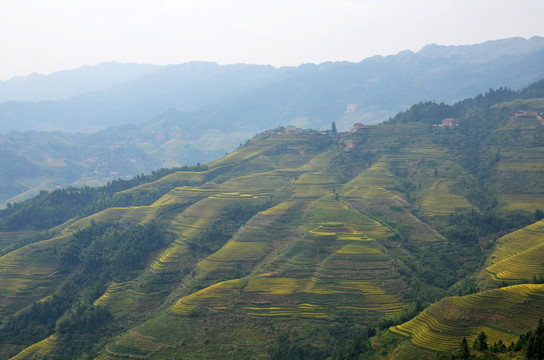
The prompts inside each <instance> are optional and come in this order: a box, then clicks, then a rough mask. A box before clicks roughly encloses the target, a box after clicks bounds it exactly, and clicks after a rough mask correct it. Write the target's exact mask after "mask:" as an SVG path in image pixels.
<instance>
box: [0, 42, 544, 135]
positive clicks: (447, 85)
mask: <svg viewBox="0 0 544 360" xmlns="http://www.w3.org/2000/svg"><path fill="white" fill-rule="evenodd" d="M542 59H544V38H541V37H533V38H531V39H529V40H526V39H523V38H512V39H505V40H497V41H489V42H486V43H483V44H478V45H467V46H439V45H428V46H426V47H424V48H423V49H421V50H420V51H419V52H417V53H414V52H411V51H404V52H401V53H399V54H397V55H393V56H386V57H382V56H375V57H372V58H368V59H365V60H363V61H361V62H359V63H348V62H336V63H323V64H319V65H314V64H306V65H301V66H298V67H284V68H274V67H272V66H264V65H244V64H238V65H218V64H215V63H206V62H193V63H187V64H181V65H170V66H160V67H159V66H152V65H136V64H115V63H110V64H102V65H98V66H94V67H83V68H80V69H77V70H72V71H64V72H59V73H54V74H52V75H48V76H39V75H34V76H29V77H27V78H14V79H11V80H8V81H4V82H1V83H0V101H3V102H4V103H3V104H1V105H0V131H1V132H8V131H11V130H18V131H25V130H47V131H53V130H60V131H67V132H81V131H83V132H88V131H98V130H102V129H104V128H107V127H111V126H114V125H121V124H138V123H141V122H144V121H150V120H152V119H153V118H155V117H156V116H158V115H159V114H161V113H162V112H164V111H167V110H169V109H176V110H179V111H183V112H192V113H193V114H192V115H193V116H194V117H196V118H197V119H198V121H199V123H207V124H202V125H203V126H205V127H206V126H207V127H212V128H213V127H220V128H221V127H223V128H225V125H228V126H229V127H232V126H234V127H237V128H241V127H243V126H244V125H245V126H252V127H253V128H254V130H255V131H260V130H263V129H266V128H270V127H274V126H277V125H281V124H286V123H291V122H293V121H295V120H296V119H297V118H298V119H299V120H300V119H307V121H301V122H302V123H301V125H305V126H312V127H314V128H318V127H323V126H328V125H329V124H330V122H331V121H335V120H339V119H340V118H342V117H343V116H344V114H345V112H346V109H347V106H348V104H355V105H356V109H357V110H356V111H355V113H356V114H358V115H359V116H360V117H363V118H364V119H365V120H366V121H367V122H369V123H376V122H379V121H382V120H384V119H386V118H387V117H388V116H390V115H392V114H393V113H395V112H397V111H400V110H402V109H404V108H406V107H408V106H410V105H411V104H413V103H415V102H418V101H422V100H435V101H438V102H442V101H444V102H449V103H451V102H454V101H457V100H460V99H462V98H464V97H466V96H474V95H476V94H478V93H480V92H482V91H485V90H487V89H488V88H489V87H493V88H497V87H502V86H507V87H510V88H514V89H519V88H521V87H523V86H526V85H527V84H529V83H531V82H533V81H537V80H539V79H540V78H542V77H543V76H544V68H543V67H542V66H541V64H542V62H541V61H542ZM24 94H26V96H25V95H24ZM10 100H14V101H10ZM29 102H33V103H29ZM352 109H353V108H352ZM235 119H236V120H239V123H237V124H232V121H233V120H235ZM210 122H211V124H210ZM304 122H306V124H304ZM225 123H227V124H225ZM344 123H345V125H346V126H347V125H349V124H347V123H349V121H345V122H341V124H340V125H344ZM216 125H217V126H216ZM222 125H223V126H222Z"/></svg>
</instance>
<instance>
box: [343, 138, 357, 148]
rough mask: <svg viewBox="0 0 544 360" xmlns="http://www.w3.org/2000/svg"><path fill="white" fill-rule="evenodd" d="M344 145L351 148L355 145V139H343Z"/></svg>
mask: <svg viewBox="0 0 544 360" xmlns="http://www.w3.org/2000/svg"><path fill="white" fill-rule="evenodd" d="M344 146H345V147H346V149H351V148H353V147H354V146H355V141H353V140H345V141H344Z"/></svg>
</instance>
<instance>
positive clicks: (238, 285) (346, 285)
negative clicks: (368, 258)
mask: <svg viewBox="0 0 544 360" xmlns="http://www.w3.org/2000/svg"><path fill="white" fill-rule="evenodd" d="M339 295H341V296H340V297H339ZM268 297H271V298H270V299H272V298H273V299H275V300H274V305H272V306H271V305H270V304H269V302H270V300H266V299H267V298H268ZM340 299H341V300H340ZM263 301H264V304H263ZM237 303H238V304H240V305H242V307H237V306H236V304H237ZM243 304H247V305H245V306H243ZM232 306H234V307H232ZM403 306H404V304H403V303H402V302H400V301H399V300H398V299H397V298H396V297H395V296H394V295H391V294H387V293H386V292H385V291H384V290H382V289H381V288H380V286H379V282H377V281H375V280H343V279H336V280H335V279H318V278H315V277H306V278H273V277H260V278H251V279H249V280H248V281H247V285H244V282H243V281H241V280H229V281H224V282H221V283H218V284H215V285H212V286H210V287H207V288H205V289H203V290H200V291H198V292H196V293H193V294H190V295H188V296H185V297H183V298H181V299H179V300H178V301H177V302H176V303H175V304H174V305H173V306H172V307H171V308H170V310H169V311H170V312H171V313H174V314H177V315H183V316H188V315H191V314H192V313H193V311H195V310H196V309H197V308H198V307H204V308H212V309H215V310H227V309H228V308H231V309H239V310H243V311H244V312H245V313H246V314H247V315H253V316H267V317H270V316H280V317H281V316H287V317H313V318H322V317H327V316H328V313H329V312H330V310H331V309H332V308H333V307H336V308H342V309H349V310H353V311H376V312H380V313H383V314H386V315H391V314H394V313H396V312H397V311H399V310H400V309H401V308H402V307H403ZM239 310H235V311H239Z"/></svg>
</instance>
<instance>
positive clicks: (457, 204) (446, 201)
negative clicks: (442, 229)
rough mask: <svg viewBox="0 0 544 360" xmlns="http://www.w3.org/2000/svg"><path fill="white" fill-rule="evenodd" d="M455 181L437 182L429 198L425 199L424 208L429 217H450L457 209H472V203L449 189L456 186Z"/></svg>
mask: <svg viewBox="0 0 544 360" xmlns="http://www.w3.org/2000/svg"><path fill="white" fill-rule="evenodd" d="M455 183H456V182H455V181H454V180H436V181H435V182H434V183H433V184H432V186H431V187H430V189H429V191H428V192H427V196H425V199H423V207H424V208H425V212H426V213H427V214H429V215H448V214H451V213H453V212H455V210H456V209H464V208H470V203H469V202H468V201H467V199H465V198H464V197H463V196H461V195H457V194H453V193H451V192H450V190H449V188H450V187H452V186H453V185H455Z"/></svg>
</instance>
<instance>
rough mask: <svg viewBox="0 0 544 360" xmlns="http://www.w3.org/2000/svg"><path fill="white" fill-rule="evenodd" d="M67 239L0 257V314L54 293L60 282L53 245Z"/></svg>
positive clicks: (48, 241) (59, 238)
mask: <svg viewBox="0 0 544 360" xmlns="http://www.w3.org/2000/svg"><path fill="white" fill-rule="evenodd" d="M68 240H69V237H68V236H60V237H57V238H53V239H50V240H44V241H41V242H38V243H35V244H32V245H27V246H25V247H22V248H20V249H17V250H15V251H12V252H10V253H8V254H6V255H4V256H2V257H0V288H1V289H2V292H1V293H0V313H5V312H6V311H9V310H13V309H17V308H19V307H20V306H21V305H25V304H30V303H32V302H33V301H37V300H39V299H41V298H44V297H46V296H47V295H49V294H50V293H51V291H54V289H55V288H56V287H57V286H58V284H59V279H62V276H60V275H59V274H57V271H56V269H57V259H56V256H55V254H54V246H60V245H62V244H63V243H66V241H68Z"/></svg>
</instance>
